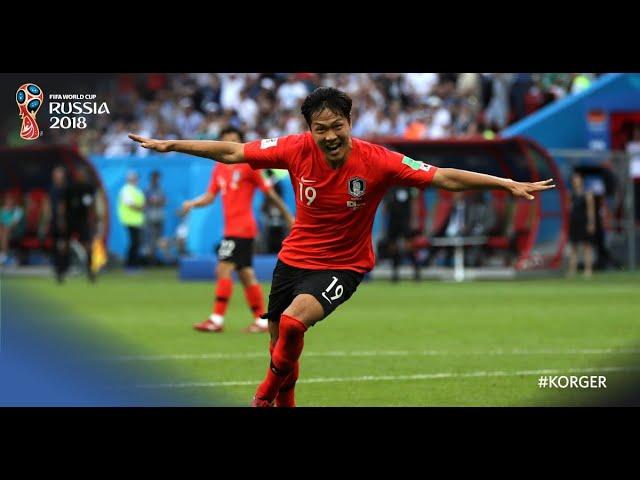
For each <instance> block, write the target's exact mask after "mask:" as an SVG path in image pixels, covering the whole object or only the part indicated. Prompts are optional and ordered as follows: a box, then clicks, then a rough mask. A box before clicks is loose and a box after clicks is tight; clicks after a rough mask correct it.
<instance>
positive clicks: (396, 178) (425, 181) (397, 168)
mask: <svg viewBox="0 0 640 480" xmlns="http://www.w3.org/2000/svg"><path fill="white" fill-rule="evenodd" d="M388 153H389V155H388V156H387V159H386V161H387V166H388V167H389V168H390V169H391V179H390V183H391V184H392V185H403V186H407V187H416V188H420V189H424V188H426V187H428V186H429V184H431V182H432V181H433V177H434V175H435V174H436V171H437V170H438V168H437V167H435V166H433V165H429V164H428V163H424V162H421V161H419V160H413V159H412V158H409V157H407V156H406V155H402V154H401V153H397V152H392V151H390V150H388Z"/></svg>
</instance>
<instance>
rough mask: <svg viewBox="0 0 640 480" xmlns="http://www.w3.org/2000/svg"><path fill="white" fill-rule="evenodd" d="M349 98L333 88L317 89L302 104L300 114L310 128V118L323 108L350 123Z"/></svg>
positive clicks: (350, 102) (350, 101)
mask: <svg viewBox="0 0 640 480" xmlns="http://www.w3.org/2000/svg"><path fill="white" fill-rule="evenodd" d="M352 103H353V102H352V100H351V97H349V95H347V94H346V93H344V92H342V91H340V90H338V89H337V88H333V87H318V88H316V89H315V90H314V91H313V92H311V93H310V94H309V95H308V96H307V98H305V99H304V102H302V107H301V108H300V112H301V113H302V115H303V116H304V119H305V120H306V121H307V125H309V127H311V117H312V115H313V114H314V113H318V112H321V111H322V110H324V109H325V108H326V109H328V110H330V111H332V112H333V113H336V114H338V115H342V116H343V117H345V118H346V119H347V120H349V122H351V104H352Z"/></svg>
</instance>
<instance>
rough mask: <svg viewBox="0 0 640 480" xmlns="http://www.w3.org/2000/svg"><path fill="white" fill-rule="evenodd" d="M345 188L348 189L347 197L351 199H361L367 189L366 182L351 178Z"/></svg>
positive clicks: (358, 178)
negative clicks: (349, 196)
mask: <svg viewBox="0 0 640 480" xmlns="http://www.w3.org/2000/svg"><path fill="white" fill-rule="evenodd" d="M347 186H348V188H349V195H351V196H352V197H361V196H362V195H364V192H365V190H366V188H367V182H366V181H365V180H364V179H362V178H360V177H353V178H350V179H349V182H348V184H347Z"/></svg>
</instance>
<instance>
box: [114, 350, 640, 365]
mask: <svg viewBox="0 0 640 480" xmlns="http://www.w3.org/2000/svg"><path fill="white" fill-rule="evenodd" d="M609 353H621V354H640V349H637V348H586V349H565V350H553V349H541V350H524V349H512V350H488V351H468V352H455V351H448V350H414V351H410V350H362V351H353V352H345V351H329V352H304V353H303V357H304V358H307V357H383V356H389V357H404V356H407V357H408V356H421V357H423V356H473V355H479V356H482V355H487V356H490V355H496V356H499V355H603V354H609ZM263 357H264V358H266V357H268V354H267V352H266V351H264V352H246V353H176V354H167V355H130V356H121V357H113V358H112V360H115V361H118V362H132V361H142V362H155V361H161V360H243V359H247V358H263Z"/></svg>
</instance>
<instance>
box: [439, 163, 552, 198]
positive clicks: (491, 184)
mask: <svg viewBox="0 0 640 480" xmlns="http://www.w3.org/2000/svg"><path fill="white" fill-rule="evenodd" d="M433 185H435V186H436V187H439V188H444V189H445V190H453V191H460V190H474V189H475V190H492V189H500V190H507V191H509V192H511V194H512V195H513V196H514V197H522V198H526V199H527V200H533V199H534V197H533V195H532V194H533V193H535V192H540V191H543V190H549V189H550V188H555V185H554V184H553V179H552V178H550V179H549V180H543V181H541V182H533V183H529V182H515V181H513V180H511V179H510V178H502V177H494V176H493V175H485V174H484V173H475V172H469V171H467V170H458V169H456V168H439V169H438V170H437V171H436V174H435V175H434V177H433Z"/></svg>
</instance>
